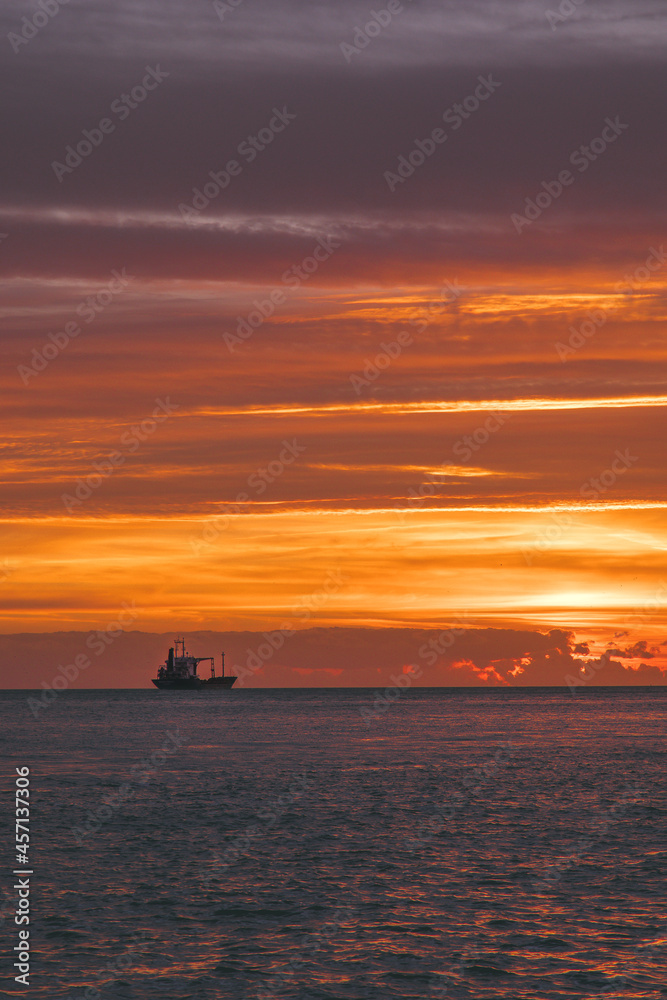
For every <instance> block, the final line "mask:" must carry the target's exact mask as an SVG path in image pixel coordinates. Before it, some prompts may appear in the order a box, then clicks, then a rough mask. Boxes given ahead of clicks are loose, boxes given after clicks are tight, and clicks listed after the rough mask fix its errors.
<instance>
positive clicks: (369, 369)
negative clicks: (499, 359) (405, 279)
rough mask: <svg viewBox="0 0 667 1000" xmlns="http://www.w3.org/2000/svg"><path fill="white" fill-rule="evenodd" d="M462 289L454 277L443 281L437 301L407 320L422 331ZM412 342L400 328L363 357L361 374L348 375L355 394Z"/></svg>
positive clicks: (409, 334) (408, 335) (458, 295)
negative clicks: (394, 337)
mask: <svg viewBox="0 0 667 1000" xmlns="http://www.w3.org/2000/svg"><path fill="white" fill-rule="evenodd" d="M464 291H465V288H462V287H461V286H460V285H459V283H458V280H457V279H456V278H455V279H454V282H453V283H452V282H451V281H445V282H444V284H443V286H442V288H441V289H440V299H439V300H438V301H437V302H430V303H429V304H428V307H425V308H422V309H421V310H420V311H419V312H418V313H417V315H418V316H420V317H421V318H420V319H419V321H417V320H416V319H415V318H414V317H413V318H412V319H411V320H410V321H409V322H410V323H411V324H412V325H413V326H417V325H419V330H418V332H419V333H423V331H424V330H425V329H426V328H427V327H428V326H429V325H430V324H431V323H432V322H433V320H434V319H435V318H436V316H440V315H442V313H443V312H445V310H446V309H447V308H448V307H450V306H452V305H454V303H455V302H456V301H457V300H458V298H459V297H460V296H461V295H462V294H463V292H464ZM424 313H426V318H424V317H423V314H424ZM413 344H414V338H413V335H412V334H411V333H410V331H409V330H401V331H400V333H399V334H398V335H397V337H396V339H395V340H391V341H389V343H388V344H387V343H381V344H380V351H379V353H378V354H376V355H375V357H374V358H364V367H363V369H362V371H361V374H360V375H359V374H358V373H356V372H353V373H352V374H351V375H350V382H351V383H352V388H353V389H354V391H355V393H356V395H357V396H361V391H362V389H366V388H369V387H370V386H371V384H372V383H373V382H375V381H376V379H378V378H379V377H380V375H381V374H382V372H383V371H386V370H387V368H389V366H390V365H391V364H392V362H393V361H396V359H397V358H399V357H400V356H401V354H402V353H403V349H404V348H406V347H411V346H412V345H413Z"/></svg>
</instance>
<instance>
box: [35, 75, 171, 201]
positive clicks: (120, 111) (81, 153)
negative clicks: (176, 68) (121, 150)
mask: <svg viewBox="0 0 667 1000" xmlns="http://www.w3.org/2000/svg"><path fill="white" fill-rule="evenodd" d="M169 75H170V74H169V73H167V72H165V70H161V69H160V66H159V64H158V65H157V66H156V67H155V69H153V67H152V66H146V75H145V76H144V77H143V79H142V80H141V82H140V83H137V84H136V85H135V86H134V87H132V89H131V90H130V93H129V94H121V95H120V97H117V98H116V99H115V100H114V101H112V102H111V105H110V108H109V110H110V111H111V113H112V114H113V115H115V116H116V118H117V119H118V121H121V122H123V121H125V119H126V118H129V117H130V115H131V113H132V112H133V111H134V110H135V109H136V108H138V107H139V105H140V104H143V102H144V101H145V100H146V98H147V97H148V95H149V94H150V93H151V91H153V90H156V89H157V88H158V87H159V86H160V84H161V83H162V81H163V80H166V79H167V77H168V76H169ZM115 131H116V122H114V121H113V120H112V119H111V118H108V117H104V118H100V120H99V122H98V123H97V125H96V126H95V127H93V128H91V129H88V128H84V129H82V130H81V135H82V136H83V138H81V139H79V140H78V141H77V143H76V147H75V146H74V145H71V144H70V145H69V146H66V147H65V156H64V158H63V159H64V163H61V162H60V160H53V161H52V162H51V169H52V170H53V172H54V174H55V175H56V177H57V179H58V182H59V183H60V184H62V182H63V179H64V177H65V174H72V173H74V171H75V170H76V168H77V167H80V166H81V164H82V163H83V161H84V160H85V159H87V158H88V157H89V156H90V155H91V153H92V152H93V150H94V149H98V148H99V147H100V146H101V145H102V143H103V142H104V140H105V138H106V137H107V136H108V135H111V133H112V132H115Z"/></svg>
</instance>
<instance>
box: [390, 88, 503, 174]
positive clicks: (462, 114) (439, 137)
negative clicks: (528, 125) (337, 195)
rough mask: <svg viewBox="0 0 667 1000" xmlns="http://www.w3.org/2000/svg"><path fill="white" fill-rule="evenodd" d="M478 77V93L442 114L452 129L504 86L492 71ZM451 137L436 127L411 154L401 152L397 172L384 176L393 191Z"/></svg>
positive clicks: (420, 141) (417, 143)
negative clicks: (495, 78) (494, 77)
mask: <svg viewBox="0 0 667 1000" xmlns="http://www.w3.org/2000/svg"><path fill="white" fill-rule="evenodd" d="M477 79H478V80H479V83H478V84H477V86H476V87H475V90H474V93H472V94H468V96H467V97H464V98H463V100H462V101H461V102H460V103H457V104H453V105H452V106H451V107H449V108H447V110H446V111H443V113H442V120H443V121H444V122H446V123H447V124H448V125H451V131H452V132H457V131H458V130H459V129H460V128H461V126H462V125H463V123H464V122H465V121H467V120H468V118H470V117H471V116H472V115H474V113H475V112H476V111H477V110H478V109H479V108H480V107H481V105H482V104H483V103H484V102H485V101H488V99H489V97H491V95H492V94H494V93H495V92H496V90H498V88H499V87H500V86H502V84H501V83H500V81H499V80H494V79H493V74H491V73H489V75H488V76H478V77H477ZM448 138H449V134H448V133H447V132H446V131H445V130H444V129H442V128H434V129H433V131H432V132H431V134H430V136H428V137H427V138H426V139H415V145H414V149H412V150H411V151H410V152H409V153H408V154H407V156H406V155H405V154H403V153H401V155H400V156H399V157H398V160H397V165H396V169H395V171H392V170H385V172H384V174H383V175H382V176H383V177H384V179H385V181H386V182H387V186H388V188H389V190H390V191H391V192H392V193H393V192H394V191H395V190H396V188H397V187H398V185H399V184H405V182H406V180H407V179H408V178H409V177H412V175H413V174H414V172H415V170H417V169H418V168H419V167H421V166H423V165H424V163H425V162H426V160H427V159H428V158H429V157H430V156H433V154H434V153H435V151H436V149H437V148H438V146H441V145H442V144H443V143H445V142H446V141H447V139H448Z"/></svg>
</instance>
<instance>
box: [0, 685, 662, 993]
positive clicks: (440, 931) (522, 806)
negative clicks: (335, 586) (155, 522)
mask: <svg viewBox="0 0 667 1000" xmlns="http://www.w3.org/2000/svg"><path fill="white" fill-rule="evenodd" d="M372 699H373V692H371V691H365V690H359V689H357V690H354V691H352V690H342V691H335V690H333V691H332V690H326V691H242V690H241V691H232V692H228V693H222V692H216V693H213V692H211V693H210V694H202V693H201V692H181V693H174V692H154V691H127V692H125V691H109V692H95V691H89V692H86V691H79V692H66V693H65V694H63V695H61V696H60V697H59V698H58V699H57V701H56V702H55V704H54V705H52V706H51V707H49V708H48V709H47V710H45V711H44V712H43V713H42V715H41V718H39V719H38V720H34V719H33V718H32V716H31V714H30V712H29V711H28V710H27V708H26V702H25V695H23V694H21V693H20V692H5V693H4V694H3V696H2V697H1V698H0V718H1V721H2V725H1V727H0V733H1V735H0V741H1V742H0V746H1V747H2V750H3V754H2V756H3V759H4V760H5V761H8V762H9V763H6V765H5V768H4V769H3V774H2V781H3V788H4V787H6V786H7V785H9V784H10V783H11V781H12V774H13V767H14V765H17V766H20V765H24V764H27V765H28V766H30V767H31V769H32V771H33V774H32V785H31V788H32V789H33V797H32V799H31V806H32V809H33V819H32V826H33V838H34V843H35V847H34V851H33V857H32V861H33V866H34V870H35V873H36V874H35V876H34V879H33V882H34V888H35V895H34V899H33V906H34V916H35V921H34V924H33V925H31V927H32V930H33V934H34V935H35V937H36V951H37V952H38V955H37V957H36V960H35V964H34V966H33V968H34V976H33V982H34V985H31V988H30V996H31V997H33V998H39V1000H42V998H46V997H48V998H49V1000H51V998H53V1000H60V998H65V997H68V996H71V997H72V998H76V997H85V996H86V989H85V987H86V986H91V987H94V989H95V990H98V991H99V997H100V1000H107V998H108V1000H134V998H151V997H168V998H173V1000H181V998H188V1000H190V998H193V1000H197V998H207V1000H208V998H209V997H210V998H213V997H232V998H235V997H239V998H242V997H248V998H259V997H264V998H268V997H274V996H275V997H282V996H284V997H293V998H299V1000H301V998H304V1000H305V998H308V1000H316V998H340V1000H347V998H355V1000H356V998H364V1000H366V998H371V1000H374V998H378V1000H379V998H383V997H401V998H412V997H415V998H417V997H426V998H443V997H444V998H459V997H460V998H475V1000H484V998H500V997H502V998H514V997H526V998H529V1000H538V998H545V1000H546V998H552V997H554V998H555V997H560V998H568V1000H569V998H579V997H581V998H589V997H596V996H606V997H607V998H611V997H628V998H630V997H655V998H657V997H665V996H667V989H666V987H665V983H667V961H666V959H667V950H666V949H665V939H666V938H667V904H666V902H665V892H664V880H665V861H666V859H667V842H666V840H665V817H666V811H665V810H666V801H665V784H666V779H665V766H664V765H665V744H664V737H665V720H666V716H667V692H665V691H663V690H661V689H635V690H628V689H597V690H594V689H588V690H586V691H583V692H578V693H577V695H576V697H572V696H571V695H570V694H569V692H565V693H563V692H562V691H561V692H556V691H535V690H533V691H531V690H521V689H513V690H511V691H506V690H498V689H495V690H485V691H481V690H476V691H466V690H456V691H452V690H449V691H446V690H445V691H443V690H426V689H413V690H410V691H408V692H407V693H406V694H404V695H403V696H402V697H400V698H399V699H398V700H397V702H396V704H394V705H393V706H392V707H391V708H390V709H389V710H388V711H387V712H386V713H385V714H384V715H382V716H381V717H379V718H377V719H375V720H373V721H371V722H369V723H368V724H367V722H366V721H365V720H364V718H363V717H362V715H361V713H360V709H361V708H365V709H368V708H369V707H370V706H371V704H372ZM168 734H171V736H169V735H168ZM165 747H166V748H167V749H165ZM105 800H106V802H105ZM86 823H87V824H88V828H87V829H86ZM5 827H6V824H5ZM73 828H74V829H75V831H78V834H73V833H72V830H73ZM4 832H5V836H6V839H5V842H7V839H8V838H9V835H10V834H9V829H8V828H4ZM77 841H78V843H77ZM8 884H9V883H8ZM3 912H4V908H3ZM10 924H11V921H6V922H5V928H4V929H9V937H10V938H13V937H14V928H13V925H10ZM15 992H16V994H17V995H18V994H21V995H22V994H24V993H25V989H24V988H23V987H20V986H18V985H17V987H16V991H15ZM10 994H11V991H10ZM88 996H89V997H90V996H98V994H97V993H92V992H89V993H88Z"/></svg>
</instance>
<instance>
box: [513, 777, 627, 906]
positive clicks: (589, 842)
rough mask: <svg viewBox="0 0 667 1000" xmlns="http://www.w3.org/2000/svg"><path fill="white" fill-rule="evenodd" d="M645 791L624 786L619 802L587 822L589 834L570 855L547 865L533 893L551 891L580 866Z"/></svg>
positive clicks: (535, 884) (580, 840)
mask: <svg viewBox="0 0 667 1000" xmlns="http://www.w3.org/2000/svg"><path fill="white" fill-rule="evenodd" d="M645 794H646V793H645V790H644V789H643V788H637V787H636V786H635V785H630V784H626V786H625V789H624V792H623V795H622V796H621V798H620V800H619V801H618V802H616V803H614V805H613V806H610V808H609V809H605V810H602V811H599V812H597V813H596V814H594V815H593V816H592V818H591V819H590V821H589V830H590V833H584V834H583V835H582V836H581V837H580V838H579V840H578V841H577V844H576V846H575V849H574V851H573V852H572V854H571V855H570V856H569V857H568V858H565V859H564V860H562V861H559V862H558V863H556V864H552V865H549V867H548V868H546V869H545V871H544V874H543V875H542V877H541V879H536V880H535V881H534V882H533V885H532V888H533V891H534V892H537V893H542V892H544V891H546V890H547V889H553V888H555V886H556V883H558V882H560V880H561V879H562V878H563V875H565V874H566V873H567V872H568V871H569V870H570V869H571V868H574V867H575V866H576V865H578V864H581V862H582V861H583V859H584V856H585V855H586V854H588V853H589V852H590V851H591V849H592V848H593V847H595V845H596V844H597V843H599V842H600V840H602V838H603V837H604V836H605V834H606V833H608V831H609V829H610V827H611V826H612V824H614V823H617V822H618V821H619V820H620V819H621V818H622V817H623V816H624V815H625V813H626V811H627V808H628V806H629V805H636V804H637V800H638V799H641V796H643V795H645Z"/></svg>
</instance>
